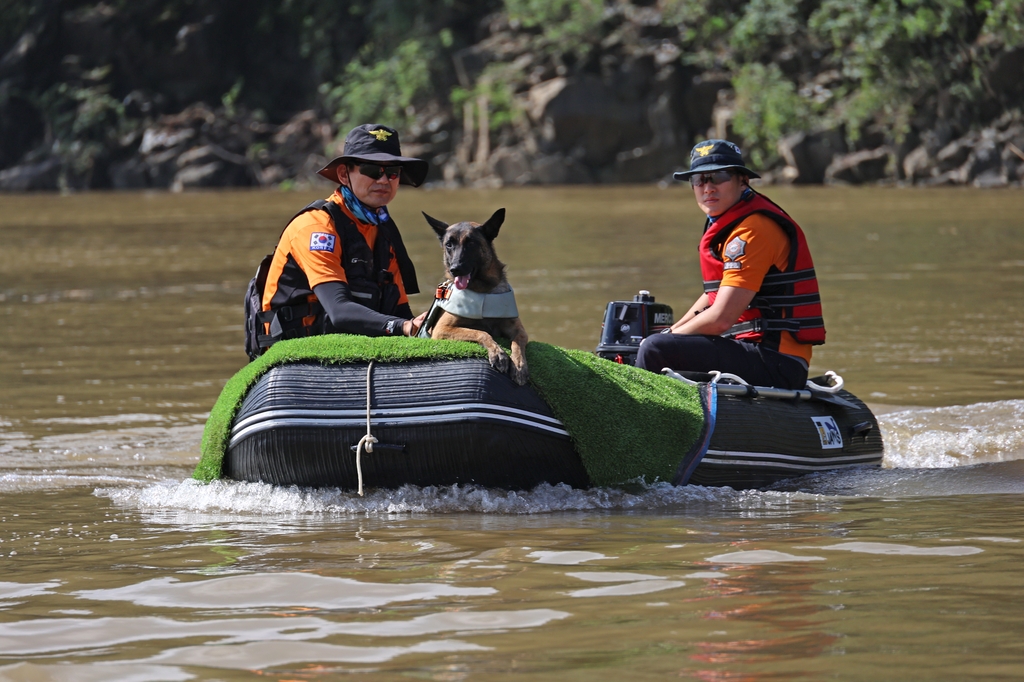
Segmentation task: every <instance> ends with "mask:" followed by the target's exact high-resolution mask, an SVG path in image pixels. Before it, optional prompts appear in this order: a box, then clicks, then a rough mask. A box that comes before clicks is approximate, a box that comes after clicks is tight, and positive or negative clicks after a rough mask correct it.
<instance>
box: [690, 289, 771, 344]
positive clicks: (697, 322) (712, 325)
mask: <svg viewBox="0 0 1024 682" xmlns="http://www.w3.org/2000/svg"><path fill="white" fill-rule="evenodd" d="M756 293H757V292H755V291H751V290H749V289H741V288H739V287H730V286H722V287H721V288H719V290H718V294H717V295H716V296H715V302H714V303H713V304H711V307H710V308H707V309H706V310H704V309H701V308H698V305H699V304H700V303H701V301H703V302H704V305H705V306H706V305H707V298H708V296H707V294H704V295H703V296H701V298H699V299H697V303H695V304H694V306H693V307H692V308H690V311H689V312H687V313H686V315H684V316H683V318H682V319H681V320H679V322H676V323H675V324H674V325H672V333H673V334H707V335H710V336H718V335H720V334H723V333H725V332H727V331H729V328H730V327H732V326H733V325H734V324H736V320H738V319H740V315H742V314H743V311H744V310H746V309H747V306H749V305H750V302H751V301H753V300H754V294H756ZM695 311H700V314H699V315H698V314H697V313H696V312H695Z"/></svg>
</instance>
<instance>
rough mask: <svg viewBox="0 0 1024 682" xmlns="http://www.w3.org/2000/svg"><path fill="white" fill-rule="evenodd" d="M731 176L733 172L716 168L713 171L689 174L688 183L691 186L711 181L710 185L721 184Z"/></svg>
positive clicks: (698, 185)
mask: <svg viewBox="0 0 1024 682" xmlns="http://www.w3.org/2000/svg"><path fill="white" fill-rule="evenodd" d="M732 176H733V172H732V171H730V170H717V171H715V172H714V173H699V174H697V175H691V176H690V185H691V186H692V187H700V186H701V185H706V184H708V183H711V184H712V185H721V184H722V183H723V182H726V181H727V180H728V179H729V178H731V177H732Z"/></svg>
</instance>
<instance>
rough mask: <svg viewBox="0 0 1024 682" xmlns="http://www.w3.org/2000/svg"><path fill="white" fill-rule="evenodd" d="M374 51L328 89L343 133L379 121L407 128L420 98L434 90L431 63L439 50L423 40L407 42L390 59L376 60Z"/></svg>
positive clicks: (328, 99) (351, 65) (330, 105)
mask: <svg viewBox="0 0 1024 682" xmlns="http://www.w3.org/2000/svg"><path fill="white" fill-rule="evenodd" d="M372 53H373V50H372V48H367V49H364V50H363V51H362V52H361V53H360V56H359V58H358V59H354V60H352V61H351V62H349V63H348V65H347V66H346V67H345V73H344V75H343V76H342V78H341V79H340V81H339V82H338V84H337V85H335V86H334V87H333V88H329V89H328V88H325V89H324V94H325V96H326V97H325V101H326V104H327V106H328V108H329V109H331V110H333V111H334V112H335V114H334V119H335V121H336V122H337V123H338V126H339V130H341V132H342V134H344V133H345V132H347V130H348V129H349V128H351V127H352V126H355V125H359V124H361V123H367V122H370V121H379V122H381V123H385V124H387V125H390V126H395V127H403V126H404V125H406V124H407V123H408V121H409V119H410V117H411V113H412V112H411V107H412V105H413V103H414V102H416V100H417V98H419V97H420V96H422V95H425V94H427V93H428V92H429V91H430V86H431V79H430V68H429V66H428V65H429V64H430V62H431V60H432V59H433V58H434V57H435V54H436V51H435V50H433V49H431V47H429V46H427V45H426V44H424V43H423V42H421V41H419V40H407V41H405V42H404V43H402V44H401V45H399V46H398V49H396V50H395V51H394V54H392V55H391V56H390V57H388V58H387V59H383V60H376V61H375V60H374V59H373V55H372Z"/></svg>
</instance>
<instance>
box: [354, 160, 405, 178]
mask: <svg viewBox="0 0 1024 682" xmlns="http://www.w3.org/2000/svg"><path fill="white" fill-rule="evenodd" d="M356 168H358V169H359V174H360V175H365V176H366V177H368V178H370V179H372V180H380V178H381V176H382V175H387V176H388V180H396V179H398V178H399V177H401V175H402V167H401V166H381V165H380V164H376V163H361V164H359V165H358V166H356Z"/></svg>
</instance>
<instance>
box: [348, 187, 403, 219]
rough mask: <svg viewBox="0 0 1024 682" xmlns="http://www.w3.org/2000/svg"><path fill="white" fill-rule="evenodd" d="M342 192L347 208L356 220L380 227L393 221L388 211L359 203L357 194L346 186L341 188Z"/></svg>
mask: <svg viewBox="0 0 1024 682" xmlns="http://www.w3.org/2000/svg"><path fill="white" fill-rule="evenodd" d="M339 189H340V190H341V198H342V199H344V200H345V206H346V207H347V208H348V210H349V211H351V212H352V215H354V216H355V218H356V220H358V221H359V222H362V223H369V224H370V225H380V224H381V223H386V222H387V221H389V220H391V216H390V215H389V214H388V209H387V208H385V207H383V206H381V207H380V208H370V207H369V206H367V205H366V204H364V203H363V202H361V201H359V199H358V198H357V197H356V195H355V194H353V193H352V190H350V189H349V188H348V187H346V186H345V185H341V186H340V187H339Z"/></svg>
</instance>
